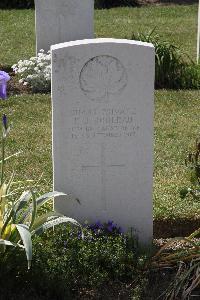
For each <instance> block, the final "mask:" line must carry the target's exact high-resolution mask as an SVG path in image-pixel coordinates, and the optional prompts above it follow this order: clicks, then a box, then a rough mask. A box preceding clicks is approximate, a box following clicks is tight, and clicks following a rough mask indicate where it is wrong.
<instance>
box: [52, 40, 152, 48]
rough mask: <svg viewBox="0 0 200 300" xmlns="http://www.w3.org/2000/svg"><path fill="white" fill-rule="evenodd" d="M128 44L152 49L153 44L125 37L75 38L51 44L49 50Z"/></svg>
mask: <svg viewBox="0 0 200 300" xmlns="http://www.w3.org/2000/svg"><path fill="white" fill-rule="evenodd" d="M101 43H102V44H106V43H107V44H109V43H110V44H128V45H135V46H143V47H149V48H152V49H154V45H153V44H151V43H146V42H141V41H135V40H127V39H114V38H98V39H84V40H77V41H70V42H66V43H60V44H55V45H52V46H51V50H57V49H62V48H65V47H73V46H80V45H92V44H101Z"/></svg>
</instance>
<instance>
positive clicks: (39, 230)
mask: <svg viewBox="0 0 200 300" xmlns="http://www.w3.org/2000/svg"><path fill="white" fill-rule="evenodd" d="M62 223H72V224H74V225H76V226H79V227H81V224H79V223H78V222H77V221H76V220H74V219H72V218H68V217H65V216H63V217H58V218H56V219H53V220H51V221H48V222H45V223H44V224H43V225H42V226H39V227H38V228H36V229H35V230H33V231H32V232H31V234H32V235H35V234H36V235H40V234H42V233H43V232H44V231H45V230H47V229H49V228H52V227H54V226H56V225H59V224H62ZM81 228H82V227H81Z"/></svg>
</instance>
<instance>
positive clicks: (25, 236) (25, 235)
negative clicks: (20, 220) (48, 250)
mask: <svg viewBox="0 0 200 300" xmlns="http://www.w3.org/2000/svg"><path fill="white" fill-rule="evenodd" d="M15 226H16V228H17V230H18V232H19V234H20V237H21V240H22V242H23V244H24V248H25V251H26V258H27V262H28V269H30V267H31V261H32V241H31V233H30V231H29V229H28V226H26V225H23V224H15Z"/></svg>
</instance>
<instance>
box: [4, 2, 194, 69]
mask: <svg viewBox="0 0 200 300" xmlns="http://www.w3.org/2000/svg"><path fill="white" fill-rule="evenodd" d="M197 9H198V5H197V4H194V5H188V6H186V5H176V6H155V5H153V6H146V7H141V8H115V9H110V10H96V11H95V33H96V36H97V37H114V38H126V37H127V38H131V36H132V33H133V32H137V31H150V30H152V29H153V28H154V27H155V26H156V28H157V29H156V31H157V33H158V34H159V35H161V36H162V37H163V38H164V39H167V40H169V41H170V42H174V43H175V44H176V45H180V46H181V49H182V50H183V51H185V52H186V53H187V54H189V55H190V56H191V57H192V58H193V59H196V39H197ZM0 37H1V38H0V39H1V43H0V65H1V64H2V65H12V64H14V63H16V62H17V61H18V60H20V59H26V58H29V57H31V56H33V55H35V34H34V10H0Z"/></svg>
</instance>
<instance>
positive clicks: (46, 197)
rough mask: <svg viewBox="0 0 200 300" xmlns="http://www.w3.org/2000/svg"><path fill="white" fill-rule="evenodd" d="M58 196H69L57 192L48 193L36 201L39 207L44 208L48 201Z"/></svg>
mask: <svg viewBox="0 0 200 300" xmlns="http://www.w3.org/2000/svg"><path fill="white" fill-rule="evenodd" d="M58 196H67V195H66V194H64V193H61V192H56V191H54V192H50V193H46V194H44V195H42V196H40V197H39V198H37V199H36V202H37V207H40V206H42V205H43V204H45V203H46V202H47V201H49V200H50V199H51V198H53V197H58Z"/></svg>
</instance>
